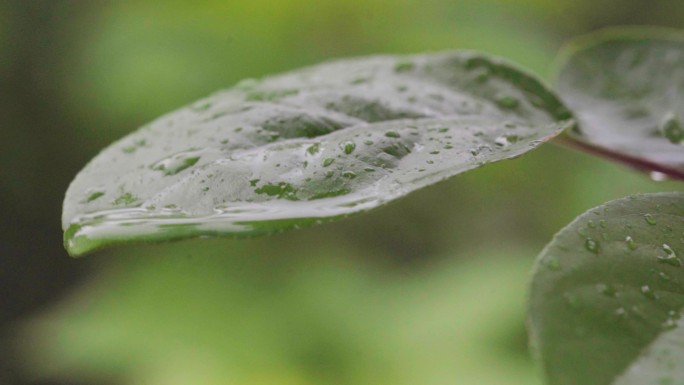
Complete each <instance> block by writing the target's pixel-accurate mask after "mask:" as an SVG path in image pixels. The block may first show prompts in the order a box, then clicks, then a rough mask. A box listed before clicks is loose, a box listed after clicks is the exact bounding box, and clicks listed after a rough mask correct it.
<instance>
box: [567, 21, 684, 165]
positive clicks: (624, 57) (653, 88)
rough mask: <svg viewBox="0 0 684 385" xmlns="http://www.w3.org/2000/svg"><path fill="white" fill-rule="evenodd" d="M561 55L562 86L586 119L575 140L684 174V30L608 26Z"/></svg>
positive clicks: (572, 105)
mask: <svg viewBox="0 0 684 385" xmlns="http://www.w3.org/2000/svg"><path fill="white" fill-rule="evenodd" d="M561 58H562V59H561V60H560V62H561V64H560V66H559V69H558V76H557V81H556V86H557V90H558V93H559V95H560V96H561V97H562V98H563V100H564V101H565V102H566V103H567V105H568V106H569V108H571V109H572V110H573V112H575V113H576V115H577V119H578V122H579V125H578V129H577V130H573V131H572V132H569V136H570V137H571V138H573V139H574V140H577V141H579V142H580V143H583V144H585V145H589V146H593V147H597V148H600V149H604V150H607V151H608V155H609V156H611V157H613V158H618V159H620V158H624V157H627V158H631V159H621V160H622V161H627V162H628V163H631V164H632V165H633V166H636V167H637V168H641V169H645V170H647V171H649V170H653V171H658V172H662V173H664V174H666V175H668V176H670V177H674V178H677V179H684V147H683V145H684V34H682V33H681V32H679V31H670V30H665V29H663V30H660V29H656V28H644V27H635V28H618V29H608V30H605V31H601V32H597V33H594V34H591V35H588V36H585V37H580V38H578V39H576V40H574V41H573V42H571V43H570V44H569V45H568V46H567V48H566V49H565V50H564V51H563V53H562V54H561Z"/></svg>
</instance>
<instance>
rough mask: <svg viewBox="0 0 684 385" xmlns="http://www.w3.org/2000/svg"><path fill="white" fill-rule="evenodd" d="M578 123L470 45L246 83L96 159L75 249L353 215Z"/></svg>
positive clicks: (72, 196) (76, 185) (71, 226)
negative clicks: (574, 122)
mask: <svg viewBox="0 0 684 385" xmlns="http://www.w3.org/2000/svg"><path fill="white" fill-rule="evenodd" d="M569 118H570V114H569V113H568V112H567V110H566V109H565V108H564V107H563V106H562V104H561V103H560V102H559V101H558V100H557V99H556V97H555V96H554V95H553V94H552V93H551V92H550V91H548V90H547V89H546V88H545V87H544V86H543V85H542V84H541V83H540V82H539V81H538V80H536V79H535V78H533V77H530V76H529V75H526V74H525V73H523V72H521V71H520V70H518V69H516V68H515V67H514V66H511V65H510V64H508V63H505V62H503V61H501V60H499V59H493V58H490V57H488V56H485V55H482V54H479V53H474V52H469V51H454V52H444V53H437V54H431V55H415V56H401V57H394V56H375V57H369V58H362V59H350V60H343V61H337V62H332V63H327V64H323V65H319V66H316V67H310V68H306V69H303V70H300V71H297V72H292V73H289V74H285V75H281V76H277V77H272V78H267V79H265V80H262V81H258V80H246V81H243V82H241V83H239V84H238V85H237V86H236V87H234V88H233V89H231V90H227V91H224V92H220V93H217V94H215V95H213V96H211V97H209V98H206V99H203V100H200V101H198V102H196V103H194V104H193V105H191V106H189V107H187V108H183V109H181V110H179V111H176V112H174V113H171V114H169V115H167V116H165V117H163V118H161V119H159V120H157V121H155V122H153V123H151V124H149V125H147V126H145V127H143V128H142V129H140V130H138V131H137V132H135V133H133V134H131V135H129V136H127V137H126V138H124V139H122V140H120V141H118V142H116V143H114V144H113V145H112V146H110V147H109V148H107V149H106V150H105V151H103V152H102V153H101V154H100V155H99V156H97V157H96V158H95V159H94V160H93V161H92V162H91V163H90V164H89V165H88V166H87V167H86V168H85V169H84V170H83V171H82V172H81V173H80V174H79V175H78V176H77V177H76V179H75V181H74V182H73V183H72V185H71V186H70V187H69V190H68V191H67V197H66V199H65V203H64V213H63V227H64V229H65V230H66V232H65V243H66V245H67V248H68V250H69V251H70V253H71V254H72V255H79V254H83V253H85V252H87V251H90V250H92V249H95V248H98V247H101V246H104V245H106V244H108V243H111V242H117V241H128V240H143V239H146V240H153V239H174V238H182V237H189V236H198V235H219V234H260V233H268V232H273V231H276V230H280V229H284V228H290V227H295V226H299V225H306V224H310V223H313V222H316V221H319V220H321V219H323V218H332V217H339V216H344V215H348V214H352V213H356V212H359V211H363V210H367V209H370V208H373V207H376V206H379V205H381V204H384V203H386V202H389V201H391V200H394V199H396V198H398V197H401V196H403V195H406V194H407V193H409V192H411V191H413V190H416V189H419V188H421V187H424V186H427V185H430V184H432V183H435V182H437V181H439V180H442V179H445V178H447V177H449V176H453V175H456V174H459V173H461V172H464V171H467V170H471V169H474V168H477V167H480V166H482V165H484V164H486V163H490V162H495V161H498V160H503V159H509V158H513V157H516V156H519V155H521V154H523V153H525V152H527V151H529V150H531V149H533V148H534V147H536V146H537V145H539V144H540V143H542V142H543V141H544V140H547V139H549V138H550V137H552V136H554V135H555V134H556V133H558V132H559V131H560V130H562V129H563V128H565V127H567V126H569V125H571V124H572V120H569Z"/></svg>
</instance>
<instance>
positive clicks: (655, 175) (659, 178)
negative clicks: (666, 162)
mask: <svg viewBox="0 0 684 385" xmlns="http://www.w3.org/2000/svg"><path fill="white" fill-rule="evenodd" d="M648 176H649V177H650V178H651V180H652V181H654V182H664V181H666V180H668V179H670V178H669V177H668V176H667V174H665V173H662V172H658V171H651V172H650V173H648Z"/></svg>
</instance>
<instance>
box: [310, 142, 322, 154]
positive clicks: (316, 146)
mask: <svg viewBox="0 0 684 385" xmlns="http://www.w3.org/2000/svg"><path fill="white" fill-rule="evenodd" d="M320 148H321V144H320V143H314V144H312V145H311V146H309V147H308V148H307V149H306V152H308V153H309V154H311V155H314V154H316V153H317V152H318V151H319V150H320Z"/></svg>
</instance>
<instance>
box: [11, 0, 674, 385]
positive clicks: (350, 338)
mask: <svg viewBox="0 0 684 385" xmlns="http://www.w3.org/2000/svg"><path fill="white" fill-rule="evenodd" d="M625 24H650V25H664V26H672V27H682V26H683V25H682V24H684V2H678V1H671V0H662V1H661V0H568V1H554V0H519V1H515V2H514V1H505V0H454V1H448V0H423V1H408V0H249V1H247V0H244V1H237V0H233V1H218V0H216V1H193V2H190V1H139V0H125V1H123V0H122V1H85V0H83V1H65V0H52V1H50V0H44V1H36V0H0V101H1V102H0V145H1V146H2V147H1V149H2V151H0V164H2V167H1V169H2V177H3V178H2V179H3V182H2V185H1V187H0V210H1V211H0V212H1V213H2V220H1V221H0V384H3V385H5V384H10V385H14V384H41V385H45V384H60V385H67V384H68V385H74V384H84V385H85V384H88V385H90V384H98V385H101V384H105V385H106V384H111V385H129V384H131V385H133V384H136V385H137V384H144V385H176V384H178V385H181V384H182V385H214V384H221V385H224V384H225V385H233V384H234V385H314V384H315V385H320V384H326V385H327V384H330V385H338V384H339V385H343V384H344V385H347V384H350V385H351V384H354V385H357V384H369V385H370V384H374V385H376V384H393V385H403V384H406V385H409V384H410V385H415V384H420V385H432V384H435V385H436V384H439V385H442V384H478V385H480V384H484V385H489V384H491V385H509V384H511V385H513V384H525V385H529V384H540V379H539V376H538V373H537V370H536V368H535V366H534V363H533V361H532V359H531V358H530V355H529V353H528V350H527V342H526V335H525V325H524V317H525V315H524V310H525V291H526V284H527V278H528V273H529V271H530V268H531V265H532V261H533V259H534V257H535V255H536V254H537V253H538V252H539V251H540V250H541V248H542V247H543V246H544V244H545V243H546V242H547V241H548V240H550V238H551V237H552V235H553V234H554V233H555V232H556V231H558V230H559V229H560V228H561V227H563V226H564V225H565V224H567V223H568V222H569V221H570V220H572V219H573V218H574V217H575V216H576V215H578V214H580V213H581V212H583V211H585V210H586V209H589V208H591V207H593V206H595V205H597V204H600V203H602V202H604V201H607V200H610V199H614V198H618V197H622V196H625V195H628V194H631V193H635V192H649V191H671V190H677V189H680V190H681V189H682V188H681V187H680V186H679V185H676V184H673V183H667V182H666V183H655V182H651V181H650V180H648V179H647V178H645V177H644V176H642V175H638V174H635V173H633V172H631V171H629V170H625V169H623V168H622V167H620V166H617V165H613V164H609V163H606V162H604V161H602V160H599V159H594V158H590V157H588V156H586V155H583V154H580V153H575V152H572V151H570V150H566V149H563V148H560V147H557V146H554V145H547V146H544V147H543V148H542V149H540V150H538V151H535V152H533V153H532V154H529V155H527V156H525V157H523V158H521V159H519V160H515V161H509V162H503V163H500V164H495V165H490V166H488V167H486V168H485V169H482V170H478V171H475V172H472V173H469V174H466V175H464V176H460V177H457V178H453V179H452V180H450V181H447V182H443V183H441V184H438V185H436V186H433V187H430V188H428V189H426V190H424V191H421V192H418V193H414V194H413V195H411V196H409V197H408V198H405V199H403V200H401V201H400V202H398V203H395V204H391V205H389V206H387V207H383V208H381V209H378V210H375V211H373V212H371V213H369V214H366V215H363V216H359V217H354V218H351V219H348V220H344V221H340V222H337V223H330V224H326V225H321V226H318V227H313V228H309V229H305V230H300V231H295V232H289V233H284V234H281V235H277V236H272V237H268V238H258V239H248V240H227V239H213V240H192V241H184V242H178V243H170V244H162V245H143V246H140V245H138V246H127V247H121V248H118V249H113V250H108V251H105V252H101V253H99V254H97V255H94V256H91V257H88V258H85V259H81V260H72V259H70V258H69V257H68V256H67V255H66V253H65V252H64V250H63V248H62V245H61V229H60V214H61V201H62V198H63V194H64V191H65V190H66V188H67V186H68V183H69V182H70V180H71V179H72V178H73V176H74V175H75V174H76V173H77V172H78V171H79V169H80V168H81V167H83V165H85V163H86V162H87V161H88V160H89V159H90V158H92V157H93V156H94V155H95V154H97V152H98V151H99V150H100V149H101V148H103V147H104V146H106V145H107V144H109V143H110V142H111V141H113V140H115V139H117V138H119V137H121V136H122V135H124V134H126V133H128V132H130V131H132V130H134V129H135V128H137V127H139V126H141V125H143V124H144V123H146V122H148V121H150V120H151V119H153V118H155V117H157V116H159V115H161V114H163V113H165V112H167V111H170V110H172V109H175V108H177V107H179V106H182V105H184V104H186V103H189V102H192V101H193V100H195V99H197V98H200V97H202V96H205V95H207V94H209V93H211V92H213V91H215V90H217V89H220V88H225V87H229V86H231V85H232V84H234V83H235V82H237V81H238V80H240V79H242V78H247V77H259V76H263V75H266V74H270V73H274V72H280V71H284V70H289V69H293V68H296V67H300V66H303V65H308V64H314V63H316V62H319V61H322V60H326V59H329V58H333V57H344V56H355V55H363V54H369V53H380V52H383V53H409V52H421V51H434V50H440V49H452V48H471V49H478V50H483V51H487V52H490V53H494V54H498V55H501V56H505V57H507V58H509V59H510V60H512V61H515V62H517V63H519V64H521V65H523V66H525V67H527V68H529V69H530V70H532V71H534V72H536V73H538V74H541V75H542V76H544V77H546V78H547V79H548V75H549V73H550V70H551V64H552V62H553V59H554V56H555V54H556V52H557V50H558V49H559V47H560V46H561V45H562V42H563V41H565V40H566V39H568V38H570V37H572V36H575V35H577V34H580V33H585V32H588V31H592V30H595V29H597V28H601V27H604V26H609V25H625Z"/></svg>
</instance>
